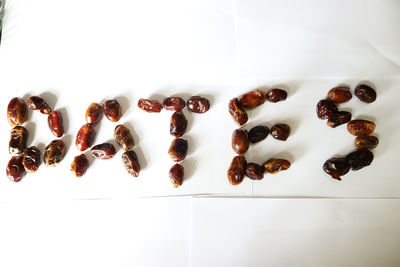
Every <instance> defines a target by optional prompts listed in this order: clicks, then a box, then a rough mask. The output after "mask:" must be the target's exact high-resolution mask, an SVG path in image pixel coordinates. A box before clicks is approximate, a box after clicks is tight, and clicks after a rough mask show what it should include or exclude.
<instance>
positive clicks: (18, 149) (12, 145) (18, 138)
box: [8, 126, 28, 156]
mask: <svg viewBox="0 0 400 267" xmlns="http://www.w3.org/2000/svg"><path fill="white" fill-rule="evenodd" d="M27 139H28V131H27V130H26V129H25V127H23V126H15V127H14V128H12V129H11V133H10V142H9V143H8V152H9V153H10V154H11V155H13V156H16V155H21V154H22V153H24V150H25V148H26V140H27Z"/></svg>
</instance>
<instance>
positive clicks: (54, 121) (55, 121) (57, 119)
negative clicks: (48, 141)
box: [47, 110, 64, 137]
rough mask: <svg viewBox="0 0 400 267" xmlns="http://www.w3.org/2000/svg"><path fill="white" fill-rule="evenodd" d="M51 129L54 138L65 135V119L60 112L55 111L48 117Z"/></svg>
mask: <svg viewBox="0 0 400 267" xmlns="http://www.w3.org/2000/svg"><path fill="white" fill-rule="evenodd" d="M47 122H48V124H49V128H50V130H51V132H52V133H53V135H54V136H56V137H61V136H63V134H64V126H63V119H62V116H61V113H60V112H59V111H58V110H54V111H53V112H51V113H50V114H49V116H48V117H47Z"/></svg>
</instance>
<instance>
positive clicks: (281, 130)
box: [271, 123, 290, 141]
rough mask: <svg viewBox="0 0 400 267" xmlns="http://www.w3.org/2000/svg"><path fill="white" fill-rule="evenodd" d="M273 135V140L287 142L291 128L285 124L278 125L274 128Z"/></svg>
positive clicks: (272, 129)
mask: <svg viewBox="0 0 400 267" xmlns="http://www.w3.org/2000/svg"><path fill="white" fill-rule="evenodd" d="M271 135H272V137H273V138H275V139H277V140H281V141H286V140H287V139H288V137H289V135H290V126H289V125H287V124H284V123H278V124H275V125H274V126H272V128H271Z"/></svg>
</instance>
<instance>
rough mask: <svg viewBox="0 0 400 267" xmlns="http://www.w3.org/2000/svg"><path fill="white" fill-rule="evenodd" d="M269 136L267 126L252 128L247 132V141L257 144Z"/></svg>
mask: <svg viewBox="0 0 400 267" xmlns="http://www.w3.org/2000/svg"><path fill="white" fill-rule="evenodd" d="M268 134H269V128H268V127H267V126H264V125H259V126H256V127H253V128H252V129H251V130H250V131H249V141H250V143H253V144H255V143H258V142H260V141H262V140H264V139H265V138H267V136H268Z"/></svg>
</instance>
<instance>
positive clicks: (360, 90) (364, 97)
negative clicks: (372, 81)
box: [354, 84, 376, 103]
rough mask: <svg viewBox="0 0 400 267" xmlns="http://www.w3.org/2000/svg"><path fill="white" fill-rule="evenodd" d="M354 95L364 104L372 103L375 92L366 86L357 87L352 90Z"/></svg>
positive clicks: (374, 98)
mask: <svg viewBox="0 0 400 267" xmlns="http://www.w3.org/2000/svg"><path fill="white" fill-rule="evenodd" d="M354 94H355V95H356V96H357V97H358V99H360V100H361V101H362V102H365V103H372V102H374V101H375V100H376V91H375V90H374V89H373V88H372V87H371V86H369V85H366V84H360V85H358V86H357V87H356V89H355V90H354Z"/></svg>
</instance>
